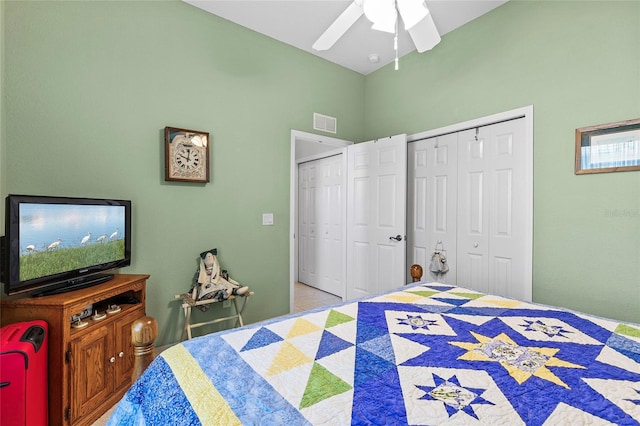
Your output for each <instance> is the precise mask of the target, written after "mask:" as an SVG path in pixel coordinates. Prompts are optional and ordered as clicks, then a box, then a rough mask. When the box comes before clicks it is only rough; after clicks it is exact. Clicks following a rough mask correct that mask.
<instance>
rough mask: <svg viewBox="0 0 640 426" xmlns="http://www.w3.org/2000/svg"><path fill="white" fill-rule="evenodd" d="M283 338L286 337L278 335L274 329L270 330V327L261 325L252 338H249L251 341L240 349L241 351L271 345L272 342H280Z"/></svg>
mask: <svg viewBox="0 0 640 426" xmlns="http://www.w3.org/2000/svg"><path fill="white" fill-rule="evenodd" d="M281 340H284V339H283V338H282V337H280V336H278V335H277V334H276V333H274V332H273V331H271V330H269V329H268V328H264V327H261V328H260V329H259V330H258V331H256V332H255V333H254V334H253V336H251V339H249V341H248V342H247V343H246V344H245V345H244V346H243V348H242V349H240V352H243V351H248V350H251V349H257V348H262V347H265V346H269V345H270V344H272V343H275V342H279V341H281Z"/></svg>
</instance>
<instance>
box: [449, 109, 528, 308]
mask: <svg viewBox="0 0 640 426" xmlns="http://www.w3.org/2000/svg"><path fill="white" fill-rule="evenodd" d="M524 139H525V122H524V119H517V120H512V121H507V122H504V123H499V124H494V125H491V126H486V127H481V128H479V130H478V132H477V134H476V131H475V130H469V131H465V132H461V133H459V155H458V223H457V224H458V226H457V245H458V258H457V262H458V267H457V273H458V280H457V281H458V285H461V286H466V287H470V288H472V289H474V290H478V291H481V292H488V293H492V294H498V295H503V296H509V297H514V298H518V299H521V300H531V293H530V290H528V289H527V287H528V284H527V282H528V280H527V277H526V273H527V270H528V268H526V266H525V254H526V253H527V250H526V247H525V245H526V240H527V239H526V237H525V232H526V228H525V227H526V215H527V214H529V212H527V211H526V210H525V208H526V206H527V205H528V203H527V202H526V198H525V197H526V196H527V194H528V189H527V188H526V177H525V173H526V165H525V161H526V153H525V145H524V143H522V141H523V140H524Z"/></svg>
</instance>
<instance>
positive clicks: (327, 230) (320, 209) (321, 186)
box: [316, 155, 345, 297]
mask: <svg viewBox="0 0 640 426" xmlns="http://www.w3.org/2000/svg"><path fill="white" fill-rule="evenodd" d="M317 161H318V166H319V182H318V185H317V192H316V193H317V197H318V198H317V202H316V210H317V213H318V214H317V218H316V219H317V232H318V235H317V239H318V251H317V255H318V259H317V264H316V265H317V271H318V273H317V275H318V282H317V285H316V286H317V287H318V288H319V289H320V290H324V291H326V292H328V293H331V294H334V295H336V296H339V297H342V295H343V293H344V284H343V281H342V279H343V278H342V277H343V275H342V267H343V263H344V252H343V250H342V247H343V244H344V237H343V233H344V231H343V230H344V227H343V224H344V222H343V217H344V215H343V211H344V208H345V205H344V196H345V188H344V187H343V178H344V176H343V159H342V155H336V156H333V157H329V158H324V159H322V160H317Z"/></svg>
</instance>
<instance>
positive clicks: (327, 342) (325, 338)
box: [316, 330, 353, 361]
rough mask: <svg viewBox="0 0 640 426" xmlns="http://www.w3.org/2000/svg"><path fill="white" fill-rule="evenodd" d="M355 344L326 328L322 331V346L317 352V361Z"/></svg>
mask: <svg viewBox="0 0 640 426" xmlns="http://www.w3.org/2000/svg"><path fill="white" fill-rule="evenodd" d="M351 346H353V343H349V342H347V341H346V340H343V339H341V338H339V337H338V336H336V335H335V334H333V333H330V332H328V331H327V330H324V331H323V332H322V338H321V339H320V346H319V347H318V352H317V353H316V361H317V360H319V359H321V358H324V357H326V356H329V355H333V354H335V353H336V352H340V351H342V350H344V349H347V348H348V347H351Z"/></svg>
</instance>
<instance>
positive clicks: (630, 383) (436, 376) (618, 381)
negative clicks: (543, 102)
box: [108, 283, 640, 426]
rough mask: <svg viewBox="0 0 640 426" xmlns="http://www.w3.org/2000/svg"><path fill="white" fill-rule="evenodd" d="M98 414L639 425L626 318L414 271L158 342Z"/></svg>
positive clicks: (639, 366)
mask: <svg viewBox="0 0 640 426" xmlns="http://www.w3.org/2000/svg"><path fill="white" fill-rule="evenodd" d="M108 424H110V425H126V424H136V425H142V424H157V425H169V424H171V425H173V424H175V425H178V424H179V425H187V424H188V425H191V424H193V425H198V424H203V425H234V424H243V425H290V426H294V425H295V426H297V425H308V424H312V425H349V424H353V425H356V424H357V425H360V424H375V425H405V424H409V425H439V424H459V425H473V424H486V425H518V424H526V425H552V424H554V425H557V424H571V425H580V424H594V425H605V424H618V425H638V424H640V326H639V325H632V324H623V323H619V322H616V321H612V320H607V319H602V318H596V317H592V316H589V315H585V314H581V313H578V312H572V311H567V310H564V309H559V308H554V307H549V306H542V305H537V304H532V303H525V302H520V301H516V300H512V299H506V298H502V297H498V296H492V295H485V294H481V293H478V292H474V291H471V290H468V289H464V288H460V287H452V286H448V285H443V284H438V283H418V284H416V285H410V286H406V287H403V288H401V289H398V290H395V291H392V292H389V293H387V294H383V295H377V296H374V297H371V298H368V299H363V300H358V301H351V302H346V303H343V304H340V305H335V306H331V307H327V308H324V309H319V310H314V311H308V312H304V313H301V314H298V315H290V316H285V317H281V318H278V319H276V320H272V321H268V322H262V323H259V324H254V325H249V326H245V327H242V328H238V329H233V330H228V331H224V332H219V333H215V334H211V335H207V336H202V337H198V338H195V339H192V340H189V341H186V342H183V343H181V344H177V345H175V346H173V347H171V348H169V349H168V350H166V351H164V352H163V353H162V354H161V355H160V356H159V357H157V358H156V359H155V360H154V362H153V363H152V364H151V365H150V366H149V368H148V369H147V370H146V371H145V373H144V374H143V376H142V377H141V378H140V379H139V380H138V381H137V382H136V383H135V384H134V385H133V386H132V387H131V389H129V391H128V392H127V394H126V395H125V396H124V398H123V399H122V400H121V401H120V403H119V404H118V405H117V407H116V409H115V411H114V413H113V415H112V417H111V419H110V420H109V423H108Z"/></svg>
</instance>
